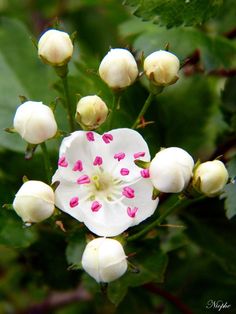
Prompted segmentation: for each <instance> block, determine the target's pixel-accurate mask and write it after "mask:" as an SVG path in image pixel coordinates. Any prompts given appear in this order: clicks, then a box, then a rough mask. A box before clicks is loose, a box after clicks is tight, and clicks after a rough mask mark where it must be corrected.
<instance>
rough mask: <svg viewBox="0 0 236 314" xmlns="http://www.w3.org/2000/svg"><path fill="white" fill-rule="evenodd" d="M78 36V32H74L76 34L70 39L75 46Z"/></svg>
mask: <svg viewBox="0 0 236 314" xmlns="http://www.w3.org/2000/svg"><path fill="white" fill-rule="evenodd" d="M77 35H78V32H77V31H74V32H73V33H72V34H71V35H70V39H71V41H72V44H73V45H74V44H75V41H76V40H77Z"/></svg>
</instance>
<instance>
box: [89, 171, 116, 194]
mask: <svg viewBox="0 0 236 314" xmlns="http://www.w3.org/2000/svg"><path fill="white" fill-rule="evenodd" d="M92 183H93V184H94V186H95V188H96V190H97V191H107V190H109V189H110V188H111V187H112V186H113V184H114V182H113V179H112V177H111V175H109V174H108V173H104V172H102V173H100V174H95V175H93V176H92Z"/></svg>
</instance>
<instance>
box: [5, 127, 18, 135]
mask: <svg viewBox="0 0 236 314" xmlns="http://www.w3.org/2000/svg"><path fill="white" fill-rule="evenodd" d="M4 131H5V132H7V133H11V134H13V133H17V131H16V130H15V128H5V129H4Z"/></svg>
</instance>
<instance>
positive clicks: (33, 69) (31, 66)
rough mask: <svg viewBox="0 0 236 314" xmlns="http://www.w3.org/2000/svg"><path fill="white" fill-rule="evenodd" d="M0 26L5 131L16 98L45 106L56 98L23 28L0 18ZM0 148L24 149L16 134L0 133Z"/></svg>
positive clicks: (0, 124)
mask: <svg viewBox="0 0 236 314" xmlns="http://www.w3.org/2000/svg"><path fill="white" fill-rule="evenodd" d="M0 26H1V30H0V72H1V76H0V86H1V93H0V129H5V128H6V127H11V126H12V123H13V117H14V114H15V110H16V108H17V106H19V105H20V99H19V95H24V96H26V97H27V98H28V99H31V100H35V101H42V102H44V103H45V104H49V103H50V100H52V99H54V98H55V96H56V95H55V93H54V92H53V90H52V89H50V88H49V85H51V82H50V80H51V76H52V75H54V74H53V70H52V69H51V68H50V67H49V66H46V65H44V64H42V62H41V61H40V60H39V58H38V56H37V50H36V49H35V47H34V46H33V44H32V42H31V40H30V33H29V31H28V30H27V29H26V27H25V26H24V25H23V24H22V23H21V22H19V21H17V20H13V19H12V20H11V19H7V18H1V19H0ZM6 78H7V79H6ZM0 145H1V146H2V147H5V148H9V149H12V150H15V151H24V149H25V142H24V141H23V140H22V139H21V138H20V136H19V135H18V134H7V133H6V132H0Z"/></svg>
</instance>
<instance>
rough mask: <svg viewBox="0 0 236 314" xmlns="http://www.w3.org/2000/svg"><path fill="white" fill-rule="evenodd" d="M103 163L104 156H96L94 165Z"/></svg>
mask: <svg viewBox="0 0 236 314" xmlns="http://www.w3.org/2000/svg"><path fill="white" fill-rule="evenodd" d="M101 164H102V157H100V156H96V157H95V159H94V162H93V165H94V166H101Z"/></svg>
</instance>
